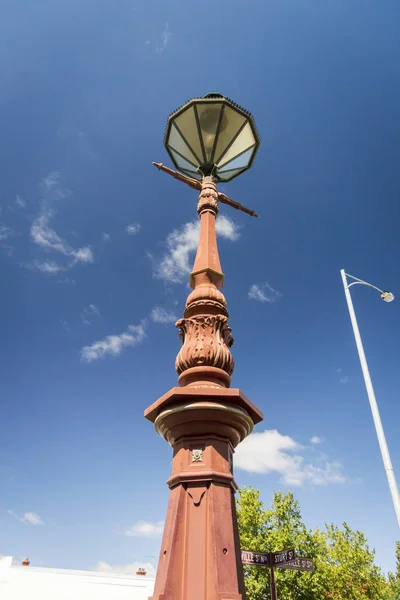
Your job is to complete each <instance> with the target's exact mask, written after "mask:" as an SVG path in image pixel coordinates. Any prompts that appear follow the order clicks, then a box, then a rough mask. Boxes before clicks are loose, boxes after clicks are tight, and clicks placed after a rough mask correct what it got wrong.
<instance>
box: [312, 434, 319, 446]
mask: <svg viewBox="0 0 400 600" xmlns="http://www.w3.org/2000/svg"><path fill="white" fill-rule="evenodd" d="M310 442H311V443H312V444H314V445H315V446H316V445H318V444H320V443H321V442H322V440H321V438H320V437H318V436H317V435H313V437H312V438H311V440H310Z"/></svg>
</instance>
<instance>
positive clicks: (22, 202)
mask: <svg viewBox="0 0 400 600" xmlns="http://www.w3.org/2000/svg"><path fill="white" fill-rule="evenodd" d="M14 203H15V204H16V205H17V206H19V207H20V208H25V206H26V202H25V200H23V199H22V198H21V196H18V194H16V196H15V200H14Z"/></svg>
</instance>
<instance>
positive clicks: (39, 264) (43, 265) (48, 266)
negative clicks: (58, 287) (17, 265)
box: [23, 259, 66, 275]
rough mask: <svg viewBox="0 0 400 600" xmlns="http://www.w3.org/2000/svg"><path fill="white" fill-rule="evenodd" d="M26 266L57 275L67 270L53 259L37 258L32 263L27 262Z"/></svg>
mask: <svg viewBox="0 0 400 600" xmlns="http://www.w3.org/2000/svg"><path fill="white" fill-rule="evenodd" d="M23 266H25V267H26V268H27V269H31V270H33V271H40V272H41V273H47V274H48V275H57V274H58V273H60V272H61V271H65V270H66V269H65V267H63V266H62V265H59V264H57V263H56V262H54V261H53V260H38V259H35V260H33V261H32V262H30V263H26V264H24V265H23Z"/></svg>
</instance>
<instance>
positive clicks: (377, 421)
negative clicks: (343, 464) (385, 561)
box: [340, 269, 400, 527]
mask: <svg viewBox="0 0 400 600" xmlns="http://www.w3.org/2000/svg"><path fill="white" fill-rule="evenodd" d="M340 273H341V275H342V281H343V287H344V293H345V296H346V300H347V306H348V309H349V313H350V320H351V324H352V326H353V332H354V337H355V340H356V346H357V350H358V356H359V358H360V363H361V369H362V373H363V376H364V381H365V387H366V388H367V394H368V399H369V404H370V407H371V412H372V417H373V419H374V425H375V430H376V435H377V437H378V442H379V447H380V450H381V454H382V459H383V464H384V467H385V472H386V476H387V479H388V483H389V488H390V493H391V495H392V500H393V505H394V510H395V513H396V517H397V523H398V525H399V527H400V497H399V490H398V487H397V483H396V478H395V475H394V470H393V466H392V461H391V459H390V454H389V448H388V445H387V442H386V437H385V433H384V431H383V426H382V421H381V417H380V414H379V409H378V404H377V401H376V398H375V392H374V388H373V386H372V381H371V376H370V373H369V369H368V364H367V359H366V357H365V352H364V348H363V344H362V340H361V335H360V330H359V328H358V323H357V318H356V313H355V311H354V306H353V301H352V299H351V294H350V288H351V287H352V286H353V285H366V286H368V287H371V288H373V289H375V290H377V291H378V292H379V293H380V295H381V298H382V300H383V301H384V302H392V301H393V300H394V295H393V294H392V293H391V292H388V291H385V290H381V289H380V288H378V287H376V286H375V285H372V284H371V283H367V282H366V281H363V280H362V279H358V277H354V276H353V275H349V274H348V273H346V272H345V271H344V270H343V269H342V270H341V271H340ZM347 278H350V279H352V280H353V281H352V283H350V284H349V283H348V281H347Z"/></svg>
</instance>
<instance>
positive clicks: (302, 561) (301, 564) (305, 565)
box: [275, 558, 315, 573]
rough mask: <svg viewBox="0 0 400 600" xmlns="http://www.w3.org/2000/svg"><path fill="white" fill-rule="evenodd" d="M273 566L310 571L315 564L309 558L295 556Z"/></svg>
mask: <svg viewBox="0 0 400 600" xmlns="http://www.w3.org/2000/svg"><path fill="white" fill-rule="evenodd" d="M275 566H276V567H278V568H279V569H292V570H294V571H309V572H310V573H312V572H314V571H315V564H314V561H313V560H311V558H296V559H295V560H290V561H288V562H286V563H281V564H279V565H275Z"/></svg>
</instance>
